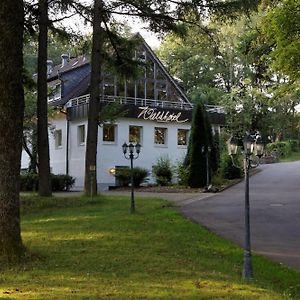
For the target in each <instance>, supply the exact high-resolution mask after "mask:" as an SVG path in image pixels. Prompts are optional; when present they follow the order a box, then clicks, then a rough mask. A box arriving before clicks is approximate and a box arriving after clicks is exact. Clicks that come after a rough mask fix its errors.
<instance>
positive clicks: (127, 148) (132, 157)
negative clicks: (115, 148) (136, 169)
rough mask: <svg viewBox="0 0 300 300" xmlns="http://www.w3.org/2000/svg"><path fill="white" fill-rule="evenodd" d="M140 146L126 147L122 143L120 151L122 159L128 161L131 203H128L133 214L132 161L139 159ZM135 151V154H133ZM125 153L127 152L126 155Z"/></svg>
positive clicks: (131, 145) (130, 145)
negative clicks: (121, 151) (122, 155)
mask: <svg viewBox="0 0 300 300" xmlns="http://www.w3.org/2000/svg"><path fill="white" fill-rule="evenodd" d="M141 147H142V146H141V145H140V144H139V143H137V144H135V145H134V144H132V143H130V144H129V145H127V144H126V143H124V144H123V145H122V150H123V154H124V157H125V158H126V159H130V173H131V176H130V182H131V202H130V212H131V213H134V212H135V203H134V184H133V160H134V159H137V158H138V157H139V154H140V152H141ZM134 150H135V153H134ZM127 151H128V152H129V153H128V154H127Z"/></svg>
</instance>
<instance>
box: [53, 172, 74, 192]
mask: <svg viewBox="0 0 300 300" xmlns="http://www.w3.org/2000/svg"><path fill="white" fill-rule="evenodd" d="M74 183H75V179H74V178H73V177H72V176H70V175H67V174H58V175H54V174H51V185H52V191H53V192H57V191H68V190H69V189H70V188H71V187H72V186H73V185H74Z"/></svg>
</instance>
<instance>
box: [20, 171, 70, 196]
mask: <svg viewBox="0 0 300 300" xmlns="http://www.w3.org/2000/svg"><path fill="white" fill-rule="evenodd" d="M74 183H75V179H74V178H73V177H72V176H70V175H66V174H58V175H56V174H51V186H52V191H54V192H56V191H68V190H69V189H70V188H71V187H72V186H73V185H74ZM38 187H39V178H38V174H36V173H27V174H22V175H21V183H20V189H21V191H37V190H38Z"/></svg>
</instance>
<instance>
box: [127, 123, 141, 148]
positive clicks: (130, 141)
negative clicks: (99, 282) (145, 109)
mask: <svg viewBox="0 0 300 300" xmlns="http://www.w3.org/2000/svg"><path fill="white" fill-rule="evenodd" d="M130 127H138V128H139V129H140V140H139V141H133V140H130ZM128 141H129V143H139V144H141V145H142V144H143V126H139V125H129V127H128Z"/></svg>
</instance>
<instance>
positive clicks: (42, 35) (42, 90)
mask: <svg viewBox="0 0 300 300" xmlns="http://www.w3.org/2000/svg"><path fill="white" fill-rule="evenodd" d="M47 40H48V1H47V0H39V37H38V42H39V49H38V80H37V87H38V93H37V94H38V96H37V136H38V142H37V144H38V147H37V148H38V165H39V195H40V196H44V197H49V196H51V194H52V192H51V182H50V156H49V139H48V100H47V44H48V43H47Z"/></svg>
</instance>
